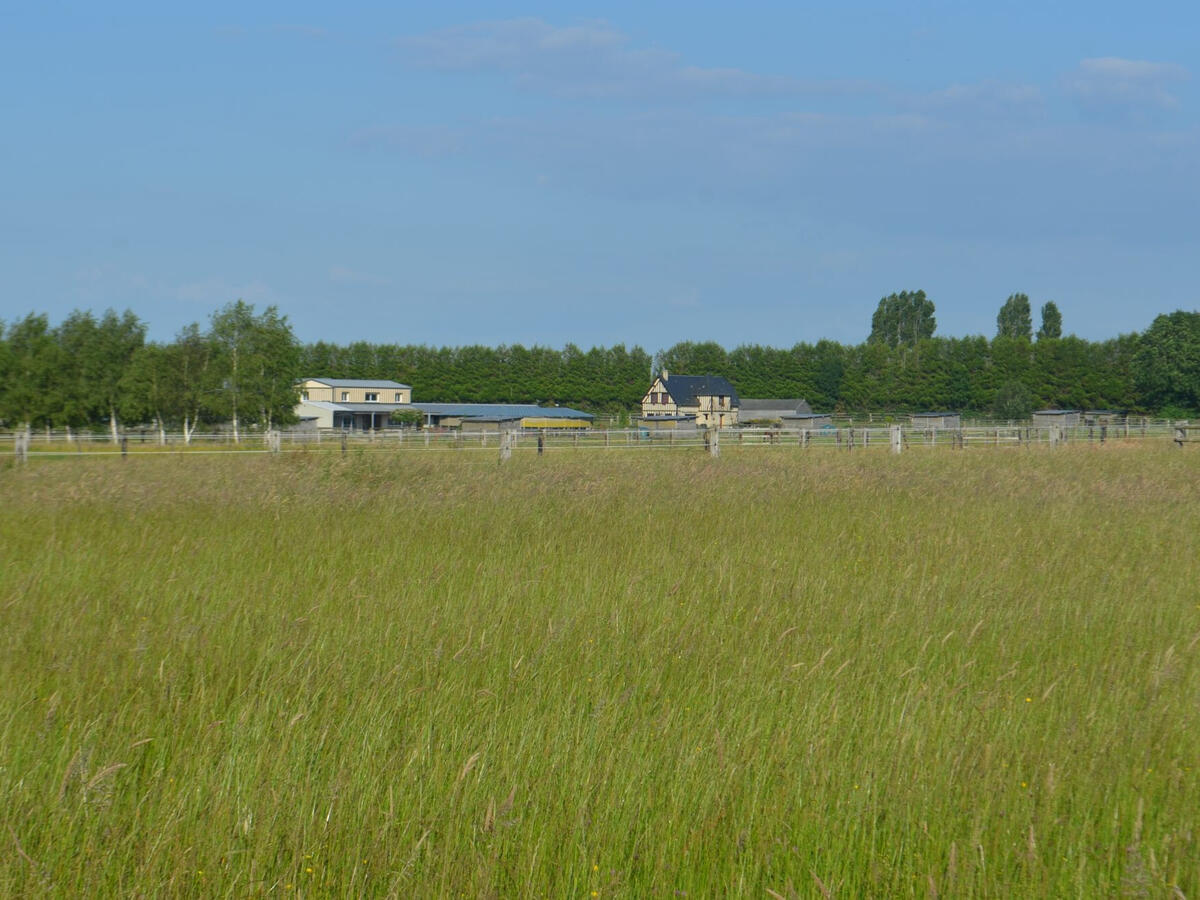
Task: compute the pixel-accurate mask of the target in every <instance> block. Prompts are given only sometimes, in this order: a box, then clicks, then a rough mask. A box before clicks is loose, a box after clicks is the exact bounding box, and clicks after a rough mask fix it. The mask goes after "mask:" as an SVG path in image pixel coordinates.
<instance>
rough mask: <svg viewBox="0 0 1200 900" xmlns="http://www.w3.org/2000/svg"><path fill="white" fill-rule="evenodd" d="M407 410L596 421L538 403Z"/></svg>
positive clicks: (448, 405) (429, 406) (432, 406)
mask: <svg viewBox="0 0 1200 900" xmlns="http://www.w3.org/2000/svg"><path fill="white" fill-rule="evenodd" d="M403 406H404V408H405V409H416V410H420V411H421V412H423V413H428V414H430V415H434V416H464V417H468V418H469V417H474V416H501V417H503V418H513V419H521V418H524V417H526V416H539V417H541V418H543V419H594V418H595V416H593V415H592V414H591V413H585V412H580V411H579V410H577V409H571V408H570V407H567V406H538V405H537V404H536V403H405V404H403Z"/></svg>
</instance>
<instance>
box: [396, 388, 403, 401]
mask: <svg viewBox="0 0 1200 900" xmlns="http://www.w3.org/2000/svg"><path fill="white" fill-rule="evenodd" d="M396 402H397V403H403V402H404V401H403V400H401V399H400V392H399V391H396Z"/></svg>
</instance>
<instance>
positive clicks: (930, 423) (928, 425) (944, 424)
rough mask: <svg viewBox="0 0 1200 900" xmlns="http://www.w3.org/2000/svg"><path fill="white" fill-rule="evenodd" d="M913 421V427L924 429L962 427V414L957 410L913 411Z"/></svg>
mask: <svg viewBox="0 0 1200 900" xmlns="http://www.w3.org/2000/svg"><path fill="white" fill-rule="evenodd" d="M911 422H912V426H913V428H917V429H920V430H922V431H932V430H933V429H935V428H936V429H939V430H943V429H958V428H962V416H960V415H959V414H958V413H956V412H923V413H913V414H912V417H911Z"/></svg>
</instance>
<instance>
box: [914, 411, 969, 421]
mask: <svg viewBox="0 0 1200 900" xmlns="http://www.w3.org/2000/svg"><path fill="white" fill-rule="evenodd" d="M957 415H958V413H956V412H920V413H913V414H912V417H913V418H914V419H944V418H945V417H946V416H957Z"/></svg>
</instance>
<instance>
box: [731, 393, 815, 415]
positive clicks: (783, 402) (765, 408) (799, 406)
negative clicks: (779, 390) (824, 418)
mask: <svg viewBox="0 0 1200 900" xmlns="http://www.w3.org/2000/svg"><path fill="white" fill-rule="evenodd" d="M755 412H786V413H809V412H812V407H811V406H809V405H808V401H807V400H805V399H804V398H803V397H791V398H786V399H779V400H761V399H751V398H749V397H743V398H742V406H741V414H742V416H745V415H746V414H747V413H755Z"/></svg>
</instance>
